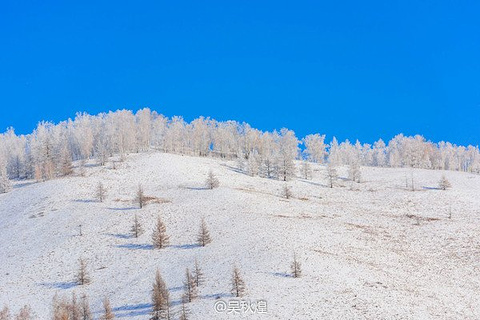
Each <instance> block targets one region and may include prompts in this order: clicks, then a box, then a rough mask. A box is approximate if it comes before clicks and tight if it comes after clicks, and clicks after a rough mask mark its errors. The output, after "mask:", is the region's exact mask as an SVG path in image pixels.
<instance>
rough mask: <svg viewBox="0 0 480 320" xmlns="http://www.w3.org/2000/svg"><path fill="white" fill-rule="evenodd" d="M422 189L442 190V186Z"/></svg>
mask: <svg viewBox="0 0 480 320" xmlns="http://www.w3.org/2000/svg"><path fill="white" fill-rule="evenodd" d="M422 189H425V190H442V189H441V188H438V187H422Z"/></svg>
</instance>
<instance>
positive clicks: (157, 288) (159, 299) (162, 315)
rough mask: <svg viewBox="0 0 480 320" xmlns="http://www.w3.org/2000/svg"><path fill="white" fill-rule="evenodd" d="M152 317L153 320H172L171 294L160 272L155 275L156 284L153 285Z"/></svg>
mask: <svg viewBox="0 0 480 320" xmlns="http://www.w3.org/2000/svg"><path fill="white" fill-rule="evenodd" d="M151 315H152V317H151V318H150V319H151V320H160V319H167V320H168V319H170V318H171V315H170V294H169V292H168V288H167V285H166V284H165V281H164V280H163V278H162V276H161V275H160V271H159V270H157V272H156V273H155V282H154V283H153V290H152V312H151Z"/></svg>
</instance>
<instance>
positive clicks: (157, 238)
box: [152, 216, 170, 249]
mask: <svg viewBox="0 0 480 320" xmlns="http://www.w3.org/2000/svg"><path fill="white" fill-rule="evenodd" d="M169 240H170V237H169V236H168V235H167V227H166V226H165V224H164V223H163V221H162V219H161V218H160V216H159V217H158V218H157V224H156V225H155V229H153V234H152V241H153V246H154V247H155V248H157V249H163V248H165V247H166V246H167V245H168V244H169Z"/></svg>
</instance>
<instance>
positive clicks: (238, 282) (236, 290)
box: [231, 266, 246, 297]
mask: <svg viewBox="0 0 480 320" xmlns="http://www.w3.org/2000/svg"><path fill="white" fill-rule="evenodd" d="M245 291H246V288H245V281H243V279H242V277H241V275H240V270H238V268H237V267H236V266H234V267H233V274H232V290H231V292H232V294H233V295H234V296H235V297H242V296H243V295H244V294H245Z"/></svg>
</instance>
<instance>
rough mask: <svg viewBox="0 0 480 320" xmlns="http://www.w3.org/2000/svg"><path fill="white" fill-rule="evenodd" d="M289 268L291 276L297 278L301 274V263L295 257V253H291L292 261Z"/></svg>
mask: <svg viewBox="0 0 480 320" xmlns="http://www.w3.org/2000/svg"><path fill="white" fill-rule="evenodd" d="M290 269H291V271H292V277H294V278H299V277H301V275H302V264H301V263H300V261H298V259H297V254H296V253H295V252H294V253H293V262H292V264H291V265H290Z"/></svg>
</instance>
